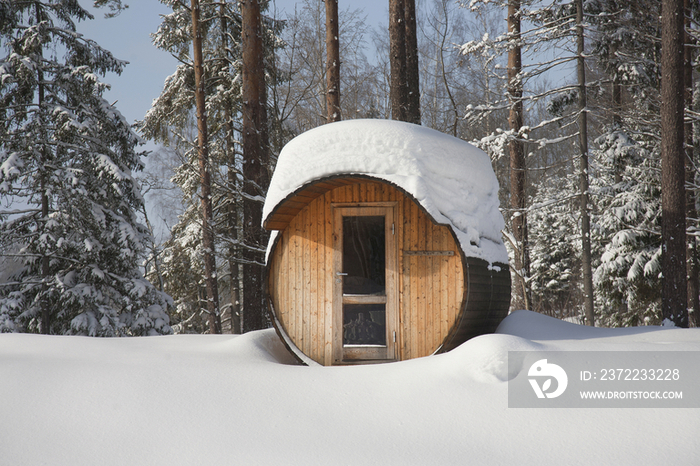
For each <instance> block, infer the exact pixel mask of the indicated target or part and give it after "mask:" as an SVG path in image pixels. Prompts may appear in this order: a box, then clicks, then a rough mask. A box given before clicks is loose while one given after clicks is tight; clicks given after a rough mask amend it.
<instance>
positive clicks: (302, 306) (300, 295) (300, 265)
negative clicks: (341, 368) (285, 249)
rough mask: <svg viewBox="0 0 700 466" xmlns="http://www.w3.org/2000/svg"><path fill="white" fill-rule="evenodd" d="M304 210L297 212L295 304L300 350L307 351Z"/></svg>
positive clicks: (306, 260) (306, 251)
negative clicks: (297, 310)
mask: <svg viewBox="0 0 700 466" xmlns="http://www.w3.org/2000/svg"><path fill="white" fill-rule="evenodd" d="M306 212H307V209H306V208H304V209H302V210H301V212H299V214H298V216H299V259H298V262H297V269H298V270H297V280H298V283H299V286H298V287H297V304H298V306H299V316H300V317H301V319H300V320H299V330H298V331H299V335H300V336H301V350H302V351H303V352H304V353H307V352H308V350H309V348H308V327H307V326H306V323H307V319H308V317H307V312H308V310H307V309H306V302H305V299H304V298H305V297H306V296H305V295H306V290H307V289H308V288H307V287H308V284H307V283H306V271H307V270H306V263H307V262H308V260H309V258H308V255H307V254H308V250H307V249H306V238H304V233H305V231H304V230H305V227H306Z"/></svg>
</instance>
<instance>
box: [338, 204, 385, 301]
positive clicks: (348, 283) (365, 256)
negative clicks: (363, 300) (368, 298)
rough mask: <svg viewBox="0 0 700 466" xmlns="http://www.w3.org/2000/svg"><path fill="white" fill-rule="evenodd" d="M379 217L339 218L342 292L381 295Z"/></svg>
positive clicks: (382, 231) (382, 265) (382, 256)
mask: <svg viewBox="0 0 700 466" xmlns="http://www.w3.org/2000/svg"><path fill="white" fill-rule="evenodd" d="M385 266H386V259H385V229H384V217H383V216H363V217H355V216H352V217H343V272H344V273H346V274H347V275H346V276H345V277H343V294H365V295H384V294H385V293H386V292H385V289H386V278H385Z"/></svg>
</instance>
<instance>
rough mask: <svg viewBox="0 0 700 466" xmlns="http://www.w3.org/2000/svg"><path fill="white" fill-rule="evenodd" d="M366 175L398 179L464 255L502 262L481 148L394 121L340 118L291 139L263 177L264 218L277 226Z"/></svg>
mask: <svg viewBox="0 0 700 466" xmlns="http://www.w3.org/2000/svg"><path fill="white" fill-rule="evenodd" d="M367 178H372V179H377V180H381V181H386V182H388V183H391V184H392V185H394V186H396V187H398V188H399V189H401V190H402V191H404V192H405V193H407V194H408V195H410V197H412V198H413V199H415V200H416V202H418V203H419V204H420V205H421V207H423V209H424V210H425V211H426V212H427V213H428V215H430V216H431V217H432V218H433V220H434V221H435V222H436V223H439V224H444V225H447V226H449V227H450V228H451V229H452V230H453V231H454V233H455V236H456V238H457V239H458V241H459V244H460V246H461V248H462V251H463V252H464V254H465V256H467V257H476V258H480V259H484V260H486V261H487V262H489V263H491V264H493V263H501V264H507V263H508V254H507V252H506V249H505V246H504V245H503V240H502V237H501V230H502V229H503V228H504V226H505V223H504V221H503V216H502V215H501V213H500V210H499V201H498V181H497V179H496V176H495V174H494V172H493V169H492V167H491V161H490V160H489V158H488V156H487V155H486V154H485V153H484V152H483V151H481V150H479V149H477V148H476V147H474V146H472V145H471V144H468V143H466V142H464V141H462V140H460V139H457V138H454V137H452V136H449V135H446V134H444V133H440V132H438V131H435V130H432V129H429V128H425V127H422V126H418V125H413V124H410V123H404V122H398V121H391V120H347V121H342V122H337V123H331V124H327V125H323V126H320V127H317V128H314V129H312V130H310V131H307V132H305V133H303V134H301V135H299V136H297V137H296V138H294V139H293V140H292V141H290V142H289V143H288V144H287V145H286V146H285V147H284V149H282V152H281V153H280V156H279V158H278V161H277V167H276V169H275V173H274V175H273V177H272V180H271V182H270V188H269V190H268V193H267V197H266V200H265V206H264V208H263V225H264V226H265V228H267V229H271V230H278V229H284V228H285V227H286V225H287V224H288V223H289V221H291V219H292V218H294V216H295V215H296V214H297V213H298V212H299V211H300V210H301V209H303V207H304V206H305V205H307V204H308V203H309V202H311V201H312V200H313V199H315V198H316V197H318V196H321V195H322V194H324V193H325V192H327V191H329V190H331V189H334V188H336V187H339V186H342V185H348V184H352V183H357V182H359V181H361V180H362V179H365V180H366V179H367Z"/></svg>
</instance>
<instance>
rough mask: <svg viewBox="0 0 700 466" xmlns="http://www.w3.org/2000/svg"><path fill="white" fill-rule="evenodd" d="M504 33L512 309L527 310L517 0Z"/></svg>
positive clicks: (510, 8) (512, 3) (511, 4)
mask: <svg viewBox="0 0 700 466" xmlns="http://www.w3.org/2000/svg"><path fill="white" fill-rule="evenodd" d="M508 32H509V33H510V35H511V48H510V50H509V52H508V100H509V102H510V114H509V115H508V124H509V126H510V129H511V131H513V138H512V139H511V140H510V141H509V143H508V150H509V154H510V208H511V211H512V212H513V214H512V215H513V217H512V228H513V237H514V238H515V243H516V244H515V245H514V248H515V264H514V266H515V274H516V280H517V286H516V291H515V303H514V305H515V307H516V309H529V307H530V296H529V295H530V292H529V285H528V283H527V280H528V277H529V276H530V263H529V262H530V260H529V253H528V241H527V211H526V205H525V204H526V198H525V172H526V166H525V151H524V148H523V143H522V141H521V140H520V135H519V133H520V129H521V128H522V126H523V102H522V97H523V83H522V80H521V77H520V71H521V70H522V58H521V54H520V49H521V47H520V0H509V2H508Z"/></svg>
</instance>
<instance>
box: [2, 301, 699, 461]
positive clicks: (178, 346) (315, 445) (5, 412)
mask: <svg viewBox="0 0 700 466" xmlns="http://www.w3.org/2000/svg"><path fill="white" fill-rule="evenodd" d="M529 349H539V350H577V351H595V350H628V351H655V350H661V351H668V350H681V351H698V350H700V330H698V329H675V328H671V329H666V328H660V327H644V328H633V329H597V328H590V327H583V326H579V325H576V324H570V323H566V322H562V321H558V320H555V319H552V318H549V317H545V316H542V315H539V314H534V313H531V312H527V311H518V312H516V313H514V314H511V315H510V316H509V317H507V318H506V319H505V321H504V322H503V323H502V325H501V326H500V327H499V330H498V332H497V333H496V334H491V335H483V336H480V337H477V338H474V339H472V340H469V341H467V342H466V343H464V344H463V345H461V346H459V347H458V348H456V349H455V350H453V351H451V352H449V353H446V354H441V355H436V356H429V357H425V358H420V359H414V360H409V361H403V362H397V363H390V364H382V365H368V366H354V367H320V366H317V367H305V366H297V365H293V364H292V363H293V361H292V359H291V356H289V354H288V353H287V351H286V350H285V349H284V348H283V346H282V344H281V343H280V341H279V339H278V338H277V335H276V334H275V332H274V330H263V331H257V332H251V333H248V334H246V335H243V336H235V335H216V336H214V335H192V336H188V335H176V336H161V337H140V338H111V339H110V338H89V337H56V336H41V335H27V334H2V335H0V396H1V398H0V420H1V421H0V464H2V465H12V466H22V465H39V464H50V465H53V466H94V465H101V466H108V465H130V466H133V465H136V466H138V465H149V466H155V465H168V466H172V465H198V464H206V465H230V464H241V465H272V464H275V465H305V466H313V465H324V466H325V465H368V464H374V465H421V466H425V465H437V464H440V465H460V466H461V465H465V464H470V465H519V466H529V465H532V466H542V465H555V464H560V465H615V466H619V465H634V466H638V465H661V464H673V465H694V464H700V449H699V448H698V446H697V435H698V433H699V432H700V416H698V412H697V410H695V409H670V408H666V409H642V408H639V409H609V408H606V409H592V408H587V409H512V408H508V390H507V382H506V381H505V380H506V379H507V378H508V374H507V353H508V351H509V350H529Z"/></svg>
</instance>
